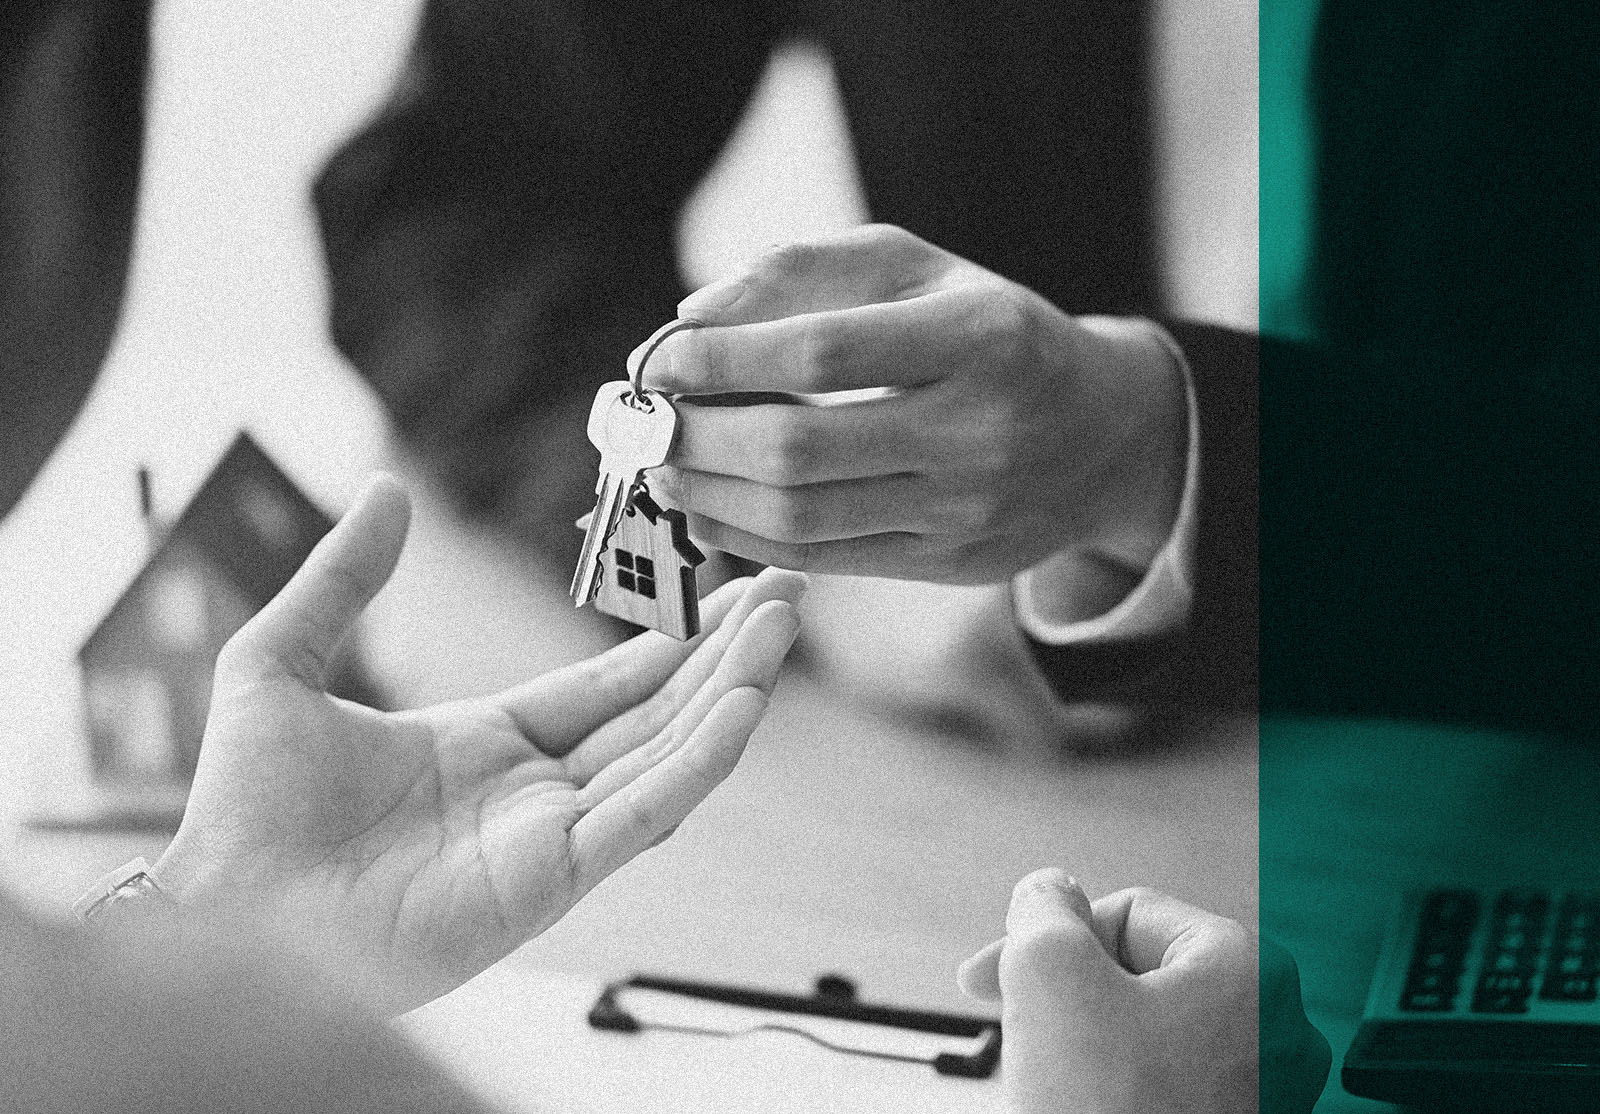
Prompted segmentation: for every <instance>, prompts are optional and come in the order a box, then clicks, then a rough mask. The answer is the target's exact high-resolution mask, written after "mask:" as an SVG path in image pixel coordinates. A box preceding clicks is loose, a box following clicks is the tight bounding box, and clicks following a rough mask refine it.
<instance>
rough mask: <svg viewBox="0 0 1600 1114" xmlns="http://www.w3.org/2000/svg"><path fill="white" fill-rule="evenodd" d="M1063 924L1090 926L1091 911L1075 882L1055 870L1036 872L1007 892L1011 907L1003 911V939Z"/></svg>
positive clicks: (1086, 897)
mask: <svg viewBox="0 0 1600 1114" xmlns="http://www.w3.org/2000/svg"><path fill="white" fill-rule="evenodd" d="M1066 921H1076V922H1078V923H1079V924H1082V925H1084V926H1085V927H1087V926H1090V925H1092V924H1093V923H1094V911H1093V910H1092V909H1091V908H1090V906H1089V897H1088V895H1087V894H1085V893H1084V892H1083V887H1082V886H1080V885H1078V880H1077V879H1076V878H1073V877H1072V876H1070V875H1069V874H1067V872H1066V871H1064V870H1062V869H1060V868H1059V867H1053V866H1052V867H1044V868H1042V869H1039V870H1036V871H1034V872H1033V873H1032V874H1029V875H1027V876H1025V877H1024V878H1023V879H1022V880H1021V881H1020V882H1018V883H1017V884H1016V887H1015V888H1014V889H1013V890H1012V891H1011V907H1010V908H1009V909H1007V910H1006V935H1007V936H1021V935H1026V934H1028V933H1030V932H1042V931H1045V930H1047V929H1050V928H1054V927H1056V926H1058V925H1060V924H1062V923H1064V922H1066Z"/></svg>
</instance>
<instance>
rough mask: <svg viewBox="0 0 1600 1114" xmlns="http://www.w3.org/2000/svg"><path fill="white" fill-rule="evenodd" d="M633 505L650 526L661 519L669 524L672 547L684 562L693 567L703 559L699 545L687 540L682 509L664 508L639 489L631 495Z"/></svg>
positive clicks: (686, 517)
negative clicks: (647, 520)
mask: <svg viewBox="0 0 1600 1114" xmlns="http://www.w3.org/2000/svg"><path fill="white" fill-rule="evenodd" d="M633 507H634V509H635V510H636V511H638V512H639V513H640V514H642V515H644V516H645V518H647V519H649V520H650V525H652V526H656V525H659V524H660V522H661V520H662V519H665V520H666V521H667V523H668V524H669V525H671V527H672V548H673V549H674V550H676V551H677V554H678V556H679V557H680V558H682V559H683V563H684V564H686V565H688V566H689V567H690V568H694V567H695V566H697V565H699V564H701V563H702V562H704V561H705V559H706V555H705V554H704V553H702V552H700V547H699V546H697V545H695V544H694V542H692V541H690V540H689V518H688V516H687V515H685V514H684V513H683V512H682V511H675V510H668V509H666V508H665V507H663V506H662V505H661V504H660V503H657V502H656V501H655V500H654V499H652V498H650V493H649V492H648V491H641V492H639V493H638V494H637V495H635V496H634V497H633Z"/></svg>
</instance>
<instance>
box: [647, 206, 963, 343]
mask: <svg viewBox="0 0 1600 1114" xmlns="http://www.w3.org/2000/svg"><path fill="white" fill-rule="evenodd" d="M956 262H958V260H956V258H955V257H954V256H951V255H949V254H948V253H946V252H943V251H940V250H939V249H938V248H935V247H934V246H933V245H932V244H929V243H927V242H926V241H924V240H920V239H918V238H917V237H915V236H913V235H911V233H909V232H906V231H905V230H904V229H900V228H895V227H892V226H890V225H882V224H869V225H862V226H860V227H858V228H852V229H850V230H848V231H846V232H842V233H838V234H836V235H832V236H827V237H822V238H819V239H817V240H812V241H808V242H805V243H796V244H787V245H785V246H783V247H780V248H776V249H774V250H773V251H770V252H768V253H767V254H766V255H765V256H763V257H762V258H761V259H760V260H758V261H757V262H756V264H755V265H754V266H753V267H751V268H749V269H748V270H746V271H744V272H742V273H740V274H737V275H734V276H731V277H730V278H726V279H723V280H722V281H720V282H717V283H713V284H712V285H710V286H707V287H704V288H702V289H700V290H697V291H695V292H694V293H693V294H690V295H689V296H688V297H687V298H685V299H683V301H681V302H679V303H678V316H679V317H694V318H698V319H699V320H701V321H704V322H706V323H707V324H711V325H745V324H749V323H751V322H754V321H771V320H774V319H776V318H780V317H792V316H795V315H797V314H802V313H819V312H824V311H827V310H834V309H846V308H849V307H851V306H860V305H867V304H869V303H872V302H882V301H889V300H891V299H895V298H899V297H903V296H905V293H906V292H907V291H908V290H915V289H917V288H919V287H920V286H922V285H924V284H926V283H928V282H931V281H935V280H936V279H937V278H938V277H939V276H940V275H941V274H942V273H943V271H945V270H946V269H948V268H949V267H950V266H951V265H953V264H954V263H956Z"/></svg>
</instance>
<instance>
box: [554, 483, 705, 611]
mask: <svg viewBox="0 0 1600 1114" xmlns="http://www.w3.org/2000/svg"><path fill="white" fill-rule="evenodd" d="M587 526H588V516H587V515H586V516H584V519H582V520H580V522H579V527H580V528H587ZM705 559H706V555H705V554H704V553H702V552H700V549H699V547H697V546H696V545H695V544H694V542H692V541H690V540H689V520H688V518H687V517H686V516H685V515H684V513H683V512H682V511H680V510H673V509H672V508H669V507H663V506H661V505H660V504H659V503H657V502H656V501H655V500H654V499H652V498H650V493H649V492H648V491H646V490H644V489H643V487H641V488H640V489H639V491H638V492H637V493H636V494H635V495H634V497H633V505H632V506H630V507H629V508H628V509H627V510H626V511H625V512H623V514H622V517H621V518H620V519H618V521H617V528H616V529H615V530H613V531H612V532H611V539H610V542H609V543H608V544H607V545H606V548H605V550H604V551H603V552H602V553H601V555H600V563H601V575H600V591H599V594H598V595H597V596H596V597H595V601H594V605H595V608H596V610H599V611H603V612H605V613H606V614H607V615H614V616H616V617H617V618H618V619H624V620H626V621H627V622H630V623H635V624H637V625H639V626H641V627H649V628H651V629H652V630H658V631H661V632H662V633H663V634H668V635H671V636H672V637H673V638H676V639H679V640H682V639H686V638H693V637H694V636H695V635H696V634H699V633H700V592H699V589H698V587H696V584H695V571H694V570H695V569H696V567H698V566H699V565H700V564H701V563H703V562H704V561H705Z"/></svg>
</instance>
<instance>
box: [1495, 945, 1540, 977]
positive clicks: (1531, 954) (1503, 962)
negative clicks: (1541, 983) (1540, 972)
mask: <svg viewBox="0 0 1600 1114" xmlns="http://www.w3.org/2000/svg"><path fill="white" fill-rule="evenodd" d="M1538 958H1539V957H1538V953H1537V952H1535V951H1533V950H1532V949H1528V948H1524V949H1523V950H1521V951H1514V952H1490V953H1489V954H1487V955H1485V956H1484V959H1483V969H1484V970H1485V971H1492V972H1494V973H1495V974H1497V975H1509V974H1515V973H1523V974H1526V973H1530V972H1532V971H1533V969H1534V968H1535V967H1537V966H1538Z"/></svg>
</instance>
